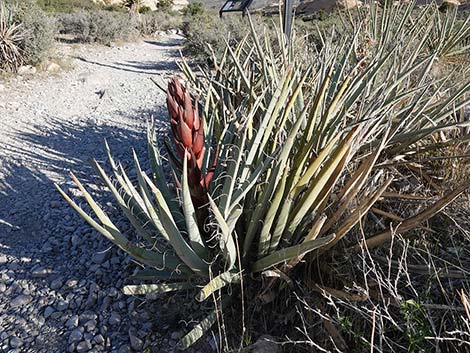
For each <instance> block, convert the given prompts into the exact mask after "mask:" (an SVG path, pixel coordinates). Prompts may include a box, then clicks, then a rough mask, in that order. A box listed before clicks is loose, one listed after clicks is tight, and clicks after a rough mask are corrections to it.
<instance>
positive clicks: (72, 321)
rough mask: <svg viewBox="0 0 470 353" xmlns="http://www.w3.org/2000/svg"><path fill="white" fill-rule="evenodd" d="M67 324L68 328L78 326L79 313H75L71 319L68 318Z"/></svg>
mask: <svg viewBox="0 0 470 353" xmlns="http://www.w3.org/2000/svg"><path fill="white" fill-rule="evenodd" d="M65 326H66V327H68V328H75V327H77V326H78V315H73V316H72V317H71V318H70V319H68V320H67V322H66V323H65Z"/></svg>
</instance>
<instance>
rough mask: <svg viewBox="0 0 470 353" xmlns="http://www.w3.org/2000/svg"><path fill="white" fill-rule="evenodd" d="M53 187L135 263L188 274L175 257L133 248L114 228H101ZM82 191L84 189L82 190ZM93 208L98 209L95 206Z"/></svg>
mask: <svg viewBox="0 0 470 353" xmlns="http://www.w3.org/2000/svg"><path fill="white" fill-rule="evenodd" d="M80 185H81V184H80ZM55 187H56V188H57V190H58V191H59V192H60V194H61V195H62V197H63V198H64V199H65V200H66V201H67V202H68V203H69V204H70V205H71V206H72V208H73V209H74V210H75V211H76V212H77V213H78V214H79V215H80V216H81V217H82V218H83V219H84V220H85V221H86V222H87V223H88V224H89V225H90V226H92V227H93V228H95V229H96V230H97V231H98V232H99V233H101V234H102V235H104V236H105V237H106V238H107V239H108V240H110V241H111V242H113V243H114V244H116V245H117V246H118V247H119V248H121V249H122V250H123V251H125V252H127V253H128V254H129V255H131V256H132V257H134V258H135V259H136V260H137V261H139V262H141V263H142V264H145V265H149V266H152V267H156V268H161V269H162V270H163V269H165V268H169V269H172V270H174V269H177V270H178V271H182V272H190V270H189V268H188V267H187V266H186V265H184V264H183V263H182V262H181V261H180V260H179V259H178V258H177V257H175V256H173V255H171V254H161V253H156V252H153V251H150V250H146V249H145V248H142V247H138V246H135V245H133V244H132V243H130V242H129V240H128V239H127V238H126V237H125V236H124V235H123V234H121V233H120V232H119V231H118V230H117V229H116V228H115V227H114V229H113V228H110V227H106V226H101V225H100V224H98V223H97V222H96V221H95V220H94V219H93V218H92V217H90V216H89V215H88V214H87V213H86V212H85V211H83V210H82V209H81V208H80V207H79V206H78V205H77V204H76V203H75V202H74V201H73V200H72V199H71V198H70V197H69V196H68V195H67V194H66V193H65V192H64V191H63V190H62V189H61V188H60V187H59V186H58V185H57V184H55ZM82 188H83V186H82ZM83 190H85V189H84V188H83ZM85 192H86V190H85ZM84 194H85V193H84ZM90 206H91V205H90ZM95 208H99V207H98V206H97V205H96V206H95ZM102 212H103V211H102V210H101V213H102Z"/></svg>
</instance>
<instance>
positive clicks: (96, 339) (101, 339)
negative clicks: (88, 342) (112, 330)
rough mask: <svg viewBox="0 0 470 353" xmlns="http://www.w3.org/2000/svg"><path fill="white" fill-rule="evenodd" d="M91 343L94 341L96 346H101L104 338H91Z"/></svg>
mask: <svg viewBox="0 0 470 353" xmlns="http://www.w3.org/2000/svg"><path fill="white" fill-rule="evenodd" d="M93 341H95V343H96V344H103V343H104V337H103V336H102V335H96V336H95V338H93Z"/></svg>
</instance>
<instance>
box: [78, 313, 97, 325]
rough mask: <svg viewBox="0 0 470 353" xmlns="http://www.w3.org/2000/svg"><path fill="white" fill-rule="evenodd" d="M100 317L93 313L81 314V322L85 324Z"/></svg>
mask: <svg viewBox="0 0 470 353" xmlns="http://www.w3.org/2000/svg"><path fill="white" fill-rule="evenodd" d="M97 317H98V316H97V315H96V314H95V313H94V312H93V311H84V312H83V313H81V314H80V317H79V319H80V322H81V323H84V322H87V321H89V320H95V319H96V318H97Z"/></svg>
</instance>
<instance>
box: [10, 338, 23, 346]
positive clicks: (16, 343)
mask: <svg viewBox="0 0 470 353" xmlns="http://www.w3.org/2000/svg"><path fill="white" fill-rule="evenodd" d="M22 345H23V341H22V340H20V339H19V338H18V337H15V336H13V337H11V338H10V347H11V348H18V347H21V346H22Z"/></svg>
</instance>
